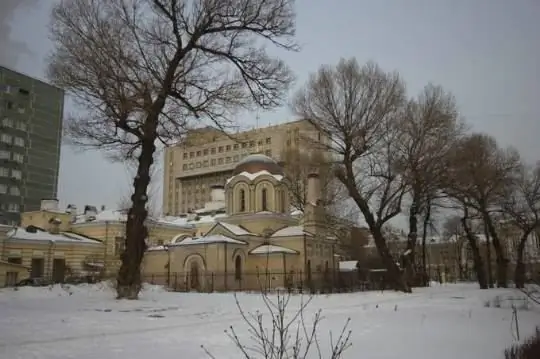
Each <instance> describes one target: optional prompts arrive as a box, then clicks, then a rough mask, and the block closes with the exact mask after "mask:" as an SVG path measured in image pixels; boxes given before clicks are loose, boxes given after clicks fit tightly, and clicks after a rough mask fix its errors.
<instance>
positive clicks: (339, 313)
mask: <svg viewBox="0 0 540 359" xmlns="http://www.w3.org/2000/svg"><path fill="white" fill-rule="evenodd" d="M519 296H520V294H519V293H518V292H516V291H513V290H489V291H480V290H477V289H476V287H475V286H474V285H463V284H460V285H446V286H435V287H432V288H425V289H417V290H415V293H413V294H411V295H405V294H400V293H394V292H384V293H381V292H366V293H350V294H334V295H320V296H316V297H315V298H314V299H313V300H312V302H311V303H310V305H309V307H308V309H307V310H306V316H309V317H311V316H312V315H313V314H314V313H315V312H316V311H317V310H318V309H322V310H323V315H324V317H325V318H324V319H323V321H322V323H321V324H320V328H319V336H320V337H321V338H323V339H322V342H323V346H325V345H324V342H325V341H326V338H327V337H328V332H329V331H330V330H332V331H333V332H334V337H336V336H337V334H338V333H337V332H338V331H339V330H340V329H341V327H342V326H343V324H344V323H345V321H346V320H347V318H349V317H350V318H351V324H350V329H351V330H352V334H351V341H352V347H351V348H350V349H349V350H348V351H347V352H346V353H345V355H344V358H351V359H352V358H354V359H357V358H369V359H377V358H385V359H393V358H399V359H433V358H437V359H455V358H474V359H496V358H502V357H503V350H504V349H505V348H506V347H507V346H508V345H510V344H512V343H513V342H514V341H515V326H514V325H513V324H512V323H513V322H512V309H511V301H510V300H507V299H506V298H509V297H519ZM495 297H498V298H502V300H495V301H493V299H494V298H495ZM113 298H114V293H113V291H112V290H111V289H110V288H109V287H108V286H107V285H105V284H99V285H92V286H77V287H75V286H71V287H69V288H67V289H66V288H61V287H60V286H55V287H53V288H21V289H20V290H18V291H15V290H13V289H3V290H0V358H2V359H3V358H6V359H8V358H9V359H17V358H20V359H32V358H51V359H61V358H77V359H96V358H100V359H112V358H122V359H125V358H130V359H154V358H156V359H157V358H159V359H169V358H170V359H173V358H174V359H179V358H189V359H199V358H208V356H207V355H206V354H205V353H204V351H203V349H202V348H201V345H204V346H205V347H206V348H208V350H209V351H210V352H212V354H213V355H214V356H215V357H216V358H218V359H232V358H234V359H238V358H243V356H242V355H241V353H240V352H239V351H237V350H235V347H234V345H233V344H232V343H231V340H230V339H229V338H228V336H227V334H226V333H225V332H224V330H226V329H227V328H229V326H233V327H234V328H235V329H236V330H237V331H238V332H239V335H240V336H241V337H242V338H244V339H246V341H247V343H248V344H249V339H248V334H247V332H246V328H247V326H246V324H245V323H244V322H243V321H242V318H241V316H240V315H239V311H238V309H237V307H236V305H235V299H234V296H233V295H232V294H196V293H169V292H166V291H164V290H162V289H161V288H159V287H147V288H146V289H145V291H144V292H143V294H142V296H141V299H140V300H139V301H116V300H114V299H113ZM238 298H239V301H240V303H241V304H242V307H243V308H244V310H246V311H248V312H254V311H256V310H257V309H261V310H263V309H264V305H263V302H262V299H261V297H260V295H257V294H239V295H238ZM487 302H491V304H490V305H489V307H488V306H487V304H486V303H487ZM494 302H495V303H494ZM299 303H300V296H295V297H294V298H293V299H291V302H290V304H289V309H290V310H291V312H292V311H294V308H295V307H297V305H298V304H299ZM514 303H515V304H517V306H523V304H522V303H523V302H520V301H514ZM263 312H264V311H263ZM518 319H519V330H520V334H521V338H522V339H523V338H524V337H526V336H527V335H529V334H531V333H533V331H534V327H535V325H538V324H540V309H539V308H537V307H534V306H533V304H532V303H530V304H529V305H528V309H523V308H522V309H521V310H520V311H519V312H518ZM316 357H317V356H316V355H315V356H312V357H308V358H316ZM254 358H256V356H254Z"/></svg>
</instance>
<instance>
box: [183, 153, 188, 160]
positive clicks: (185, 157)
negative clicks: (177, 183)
mask: <svg viewBox="0 0 540 359" xmlns="http://www.w3.org/2000/svg"><path fill="white" fill-rule="evenodd" d="M187 156H188V154H187V152H184V155H183V157H184V159H185V160H187Z"/></svg>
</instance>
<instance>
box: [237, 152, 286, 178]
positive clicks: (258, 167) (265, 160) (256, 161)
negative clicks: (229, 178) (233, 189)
mask: <svg viewBox="0 0 540 359" xmlns="http://www.w3.org/2000/svg"><path fill="white" fill-rule="evenodd" d="M261 171H268V172H270V174H273V175H282V176H283V175H284V172H283V168H282V167H281V166H280V165H279V164H278V163H277V162H276V161H274V160H273V159H272V158H270V157H268V156H266V155H263V154H260V153H256V154H252V155H249V156H247V157H245V158H244V159H242V160H241V161H240V162H238V164H237V165H236V167H235V168H234V170H233V175H234V176H236V175H238V174H240V173H242V172H247V173H257V172H261Z"/></svg>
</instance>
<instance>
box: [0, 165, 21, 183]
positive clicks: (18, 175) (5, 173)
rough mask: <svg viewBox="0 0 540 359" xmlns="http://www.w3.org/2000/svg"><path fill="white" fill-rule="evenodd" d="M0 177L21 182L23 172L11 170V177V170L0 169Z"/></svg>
mask: <svg viewBox="0 0 540 359" xmlns="http://www.w3.org/2000/svg"><path fill="white" fill-rule="evenodd" d="M0 177H11V178H15V179H18V180H20V179H21V178H22V172H21V171H20V170H16V169H11V176H10V170H9V168H5V167H0Z"/></svg>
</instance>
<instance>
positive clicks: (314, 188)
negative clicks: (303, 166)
mask: <svg viewBox="0 0 540 359" xmlns="http://www.w3.org/2000/svg"><path fill="white" fill-rule="evenodd" d="M307 178H308V179H307V197H306V202H307V203H308V204H311V205H313V206H317V205H318V203H319V201H320V199H321V180H320V179H319V174H318V173H314V172H312V173H310V174H308V176H307Z"/></svg>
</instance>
